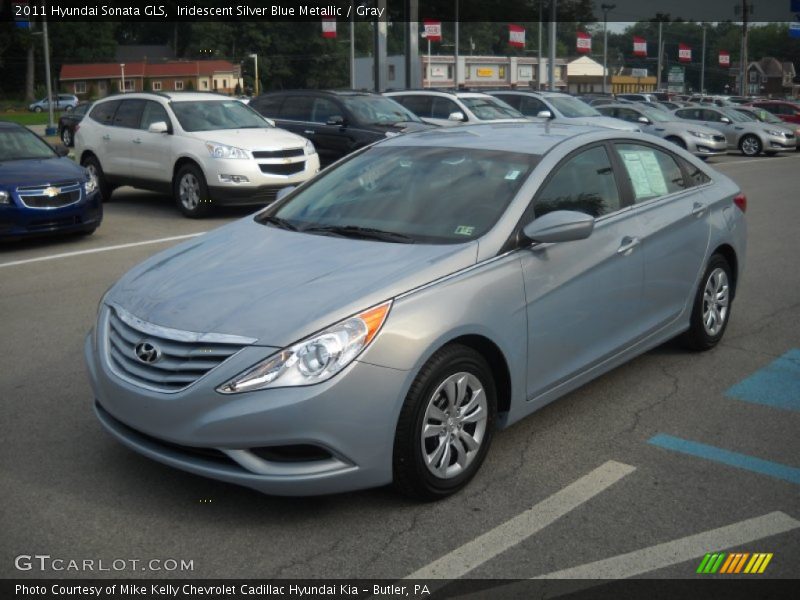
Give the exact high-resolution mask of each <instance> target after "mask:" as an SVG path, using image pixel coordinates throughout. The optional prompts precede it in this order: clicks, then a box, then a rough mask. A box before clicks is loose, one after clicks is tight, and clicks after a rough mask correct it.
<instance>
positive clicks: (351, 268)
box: [106, 217, 477, 347]
mask: <svg viewBox="0 0 800 600" xmlns="http://www.w3.org/2000/svg"><path fill="white" fill-rule="evenodd" d="M476 256H477V242H471V243H466V244H455V245H427V244H426V245H423V244H393V243H385V242H378V241H370V240H354V239H349V238H337V237H328V236H320V235H312V234H304V233H297V232H292V231H285V230H282V229H277V228H275V227H272V226H267V225H261V224H259V223H256V222H255V221H254V219H253V218H252V217H246V218H245V219H242V220H240V221H237V222H235V223H232V224H230V225H227V226H224V227H221V228H220V229H217V230H215V231H213V232H211V233H209V234H206V235H204V236H202V237H199V238H196V239H192V240H190V241H187V242H184V243H182V244H180V245H178V246H175V247H173V248H171V249H169V250H167V251H165V252H161V253H160V254H157V255H155V256H153V257H152V258H150V259H148V260H146V261H145V262H143V263H141V264H140V265H138V266H137V267H134V268H133V269H132V270H131V271H129V272H128V273H127V274H126V275H125V276H123V277H122V279H120V280H119V282H118V283H117V284H115V285H114V286H113V287H112V288H111V290H110V291H109V293H108V295H107V296H106V302H107V303H115V304H118V305H120V306H121V307H123V308H124V309H126V310H127V311H129V312H131V313H132V314H134V315H135V316H137V317H139V318H140V319H143V320H145V321H149V322H151V323H155V324H157V325H161V326H164V327H170V328H173V329H181V330H185V331H194V332H200V333H207V332H214V333H225V334H232V335H240V336H245V337H251V338H255V339H257V340H258V342H257V343H258V344H260V345H264V346H276V347H283V346H287V345H289V344H291V343H293V342H295V341H297V340H299V339H301V338H303V337H305V336H307V335H310V334H311V333H314V332H315V331H319V330H320V329H323V328H325V327H327V326H329V325H332V324H333V323H335V322H337V321H339V320H341V319H343V318H345V317H347V316H349V315H351V314H353V313H356V312H359V311H361V310H363V309H366V308H369V307H370V306H373V305H375V304H378V303H380V302H383V301H385V300H387V299H389V298H393V297H395V296H397V295H398V294H400V293H403V292H406V291H408V290H410V289H413V288H415V287H418V286H420V285H423V284H425V283H429V282H430V281H433V280H435V279H438V278H440V277H443V276H445V275H448V274H450V273H453V272H455V271H458V270H460V269H463V268H466V267H468V266H470V265H473V264H475V260H476Z"/></svg>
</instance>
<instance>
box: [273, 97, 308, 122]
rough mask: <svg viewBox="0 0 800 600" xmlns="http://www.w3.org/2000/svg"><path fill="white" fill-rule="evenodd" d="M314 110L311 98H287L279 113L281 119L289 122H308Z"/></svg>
mask: <svg viewBox="0 0 800 600" xmlns="http://www.w3.org/2000/svg"><path fill="white" fill-rule="evenodd" d="M313 108H314V98H313V97H312V96H287V98H286V101H285V102H284V103H283V108H282V109H281V112H280V118H281V119H288V120H290V121H310V120H311V111H312V109H313Z"/></svg>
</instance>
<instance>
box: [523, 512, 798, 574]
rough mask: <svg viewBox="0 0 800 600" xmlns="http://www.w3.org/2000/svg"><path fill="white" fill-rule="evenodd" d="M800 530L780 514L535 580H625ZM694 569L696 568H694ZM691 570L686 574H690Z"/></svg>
mask: <svg viewBox="0 0 800 600" xmlns="http://www.w3.org/2000/svg"><path fill="white" fill-rule="evenodd" d="M798 527H800V521H798V520H797V519H793V518H792V517H790V516H789V515H787V514H786V513H782V512H780V511H775V512H771V513H769V514H766V515H762V516H760V517H755V518H753V519H747V520H745V521H739V522H738V523H733V524H731V525H726V526H724V527H719V528H717V529H710V530H708V531H704V532H702V533H697V534H695V535H690V536H687V537H684V538H680V539H677V540H673V541H671V542H665V543H663V544H658V545H656V546H650V547H649V548H642V549H641V550H636V551H634V552H628V553H627V554H620V555H618V556H614V557H612V558H606V559H604V560H598V561H595V562H591V563H587V564H585V565H579V566H577V567H571V568H569V569H563V570H561V571H554V572H552V573H547V574H546V575H540V576H539V577H535V578H534V579H624V578H626V577H635V576H636V575H641V574H642V573H647V572H649V571H655V570H656V569H663V568H664V567H669V566H672V565H677V564H679V563H682V562H686V561H687V560H691V559H693V558H699V557H701V556H703V555H704V554H705V553H706V552H717V551H719V550H726V549H727V548H733V547H734V546H741V545H743V544H747V543H750V542H755V541H756V540H760V539H763V538H767V537H770V536H773V535H778V534H779V533H786V532H787V531H792V530H793V529H797V528H798ZM695 566H697V565H695ZM693 572H694V569H692V570H691V571H687V575H688V574H689V573H693Z"/></svg>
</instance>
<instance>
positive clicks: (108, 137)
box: [103, 134, 111, 141]
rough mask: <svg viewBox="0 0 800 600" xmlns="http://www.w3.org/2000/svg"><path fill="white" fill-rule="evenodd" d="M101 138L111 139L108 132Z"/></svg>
mask: <svg viewBox="0 0 800 600" xmlns="http://www.w3.org/2000/svg"><path fill="white" fill-rule="evenodd" d="M103 139H104V140H105V141H108V140H110V139H111V136H110V135H108V134H105V135H104V136H103Z"/></svg>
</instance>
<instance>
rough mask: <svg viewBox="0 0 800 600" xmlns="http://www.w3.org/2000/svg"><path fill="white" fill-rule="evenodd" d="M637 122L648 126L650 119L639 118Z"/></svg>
mask: <svg viewBox="0 0 800 600" xmlns="http://www.w3.org/2000/svg"><path fill="white" fill-rule="evenodd" d="M637 121H639V123H644V124H645V125H650V119H648V118H647V117H639V118H638V119H637Z"/></svg>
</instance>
